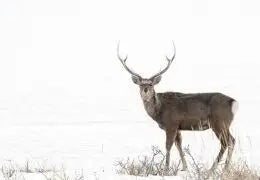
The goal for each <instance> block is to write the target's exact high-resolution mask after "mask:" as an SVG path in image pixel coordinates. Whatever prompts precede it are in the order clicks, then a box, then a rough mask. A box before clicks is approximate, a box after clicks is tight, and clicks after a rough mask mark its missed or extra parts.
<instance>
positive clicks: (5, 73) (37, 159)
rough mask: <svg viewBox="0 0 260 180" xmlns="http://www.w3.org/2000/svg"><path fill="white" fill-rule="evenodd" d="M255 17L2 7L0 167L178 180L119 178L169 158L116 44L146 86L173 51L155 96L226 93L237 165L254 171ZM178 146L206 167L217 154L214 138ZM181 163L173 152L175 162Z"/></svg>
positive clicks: (113, 7)
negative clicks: (130, 160) (124, 171)
mask: <svg viewBox="0 0 260 180" xmlns="http://www.w3.org/2000/svg"><path fill="white" fill-rule="evenodd" d="M259 5H260V1H255V0H251V1H248V0H240V1H226V0H219V1H206V0H200V1H194V0H186V1H165V2H160V3H159V2H158V3H155V2H153V1H150V0H143V1H140V0H131V1H118V0H110V1H102V0H98V1H84V0H66V1H64V0H51V1H50V0H45V1H32V0H24V1H20V0H12V1H0V124H1V126H0V145H1V148H0V163H1V164H0V165H2V164H6V163H9V162H12V163H15V164H16V163H17V164H19V165H24V164H25V162H26V161H29V162H31V163H32V164H33V165H35V166H37V164H38V163H40V164H44V165H46V166H47V167H51V166H57V167H60V166H65V168H66V172H68V173H69V174H75V172H81V170H83V172H84V174H85V176H86V178H88V179H93V180H96V179H95V178H97V177H98V178H99V179H100V180H109V179H111V180H117V179H120V180H124V179H140V180H141V179H142V180H143V179H149V180H150V179H156V180H159V179H165V180H168V179H178V178H180V176H181V175H180V176H179V177H165V178H162V177H149V178H142V177H134V178H133V177H129V176H119V175H117V174H116V173H115V169H116V167H115V166H114V162H115V161H116V160H118V159H121V158H126V157H128V156H129V157H138V156H140V155H144V154H149V153H150V150H151V146H153V145H155V146H159V147H160V148H161V149H162V150H164V146H165V145H164V143H165V135H164V132H163V131H162V130H160V129H159V128H158V125H157V124H156V123H154V122H153V121H152V120H151V119H150V118H149V117H148V116H147V114H146V113H145V111H144V108H143V105H142V102H141V99H140V95H139V88H138V87H137V86H136V85H135V84H134V83H132V81H131V76H130V75H129V74H128V73H127V72H126V71H125V70H124V68H123V67H122V65H121V64H120V62H119V60H118V59H117V57H116V46H117V42H118V40H120V42H121V47H120V51H121V53H122V56H125V55H126V54H127V55H128V60H127V64H128V65H129V67H131V68H132V69H133V70H134V71H136V72H137V73H139V74H141V75H142V76H144V77H150V76H151V75H152V74H154V73H156V72H158V71H159V69H160V68H161V69H162V68H163V67H165V65H166V63H167V62H166V60H165V55H168V56H171V54H172V53H173V50H172V40H174V43H175V45H176V58H175V60H174V62H173V63H172V66H171V67H170V69H169V70H168V71H167V72H166V73H165V74H164V75H163V77H162V81H161V82H160V84H159V85H158V86H157V87H156V91H158V92H164V91H180V92H187V93H191V92H222V93H224V94H227V95H229V96H231V97H232V98H234V99H236V100H237V102H238V103H239V109H238V111H237V113H236V115H235V119H234V121H233V124H232V127H231V130H232V133H233V134H234V136H235V137H236V139H237V144H236V146H235V152H234V156H233V160H236V159H239V158H242V159H246V160H247V161H248V162H249V164H250V165H251V166H258V165H259V163H260V154H259V147H260V141H259V135H260V131H259V104H260V93H259V92H260V80H259V77H260V71H259V69H260V61H259V59H260V53H259V42H260V36H259V32H260V26H259V23H257V22H259V21H260V20H259V17H260V11H259V8H257V7H259ZM183 146H189V147H190V150H191V153H193V154H194V157H196V159H198V160H200V161H201V162H203V163H205V164H206V165H208V166H210V165H211V163H212V162H213V161H214V158H215V157H216V155H217V153H218V151H219V142H218V140H217V139H216V137H215V135H214V134H213V133H212V132H211V131H205V132H184V133H183ZM178 159H179V155H178V152H177V150H176V148H175V147H173V150H172V160H173V161H177V160H178ZM0 174H1V173H0ZM20 175H21V176H25V178H26V179H28V180H35V179H37V180H38V179H40V178H42V176H41V175H39V174H38V175H37V174H20ZM1 178H2V177H0V179H1Z"/></svg>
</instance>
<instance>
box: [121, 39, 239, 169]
mask: <svg viewBox="0 0 260 180" xmlns="http://www.w3.org/2000/svg"><path fill="white" fill-rule="evenodd" d="M173 47H174V55H173V56H172V57H171V58H168V57H167V56H166V60H167V63H168V64H167V66H166V67H165V68H164V69H163V70H161V71H160V72H158V73H157V74H155V75H153V76H152V77H150V78H142V77H141V76H140V75H139V74H137V73H135V72H134V71H133V70H131V69H130V68H129V67H128V66H127V65H126V60H127V57H128V56H126V57H125V58H122V57H121V56H120V53H119V43H118V47H117V56H118V58H119V60H120V62H121V63H122V65H123V66H124V68H125V69H126V70H127V71H128V72H129V73H130V74H131V75H132V80H133V82H134V83H135V84H137V85H139V88H140V95H141V98H142V101H143V104H144V108H145V110H146V112H147V114H148V115H149V116H150V117H151V118H152V119H153V120H154V121H156V122H157V123H158V125H159V127H160V128H161V129H163V130H164V131H165V133H166V163H165V165H166V168H168V167H169V162H170V150H171V148H172V145H173V143H175V145H176V147H177V149H178V151H179V155H180V157H181V161H182V165H183V168H182V170H186V169H187V163H186V160H185V158H184V152H183V150H182V137H181V131H182V130H189V131H203V130H207V129H210V128H211V129H212V130H213V132H214V133H215V135H216V136H217V138H218V139H219V141H220V144H221V148H220V151H219V154H218V155H217V158H216V160H215V161H214V163H213V165H212V167H211V169H212V170H214V169H215V168H216V166H217V165H218V163H219V161H220V160H221V158H222V156H223V154H224V153H225V151H226V149H228V153H227V158H226V161H225V168H228V166H229V163H230V159H231V156H232V153H233V149H234V145H235V139H234V137H233V136H232V135H231V133H230V130H229V127H230V125H231V122H232V120H233V117H234V114H235V112H236V111H237V108H238V102H237V101H236V100H235V99H233V98H231V97H228V96H226V95H224V94H222V93H193V94H185V93H180V92H164V93H157V92H156V91H155V89H154V86H155V85H157V84H158V83H159V82H160V80H161V77H162V74H163V73H165V72H166V71H167V70H168V69H169V67H170V65H171V63H172V62H173V60H174V58H175V54H176V49H175V45H174V43H173Z"/></svg>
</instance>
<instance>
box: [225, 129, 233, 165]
mask: <svg viewBox="0 0 260 180" xmlns="http://www.w3.org/2000/svg"><path fill="white" fill-rule="evenodd" d="M235 143H236V141H235V138H234V137H233V136H232V135H231V134H230V132H229V131H228V154H227V159H226V162H225V169H228V168H229V163H230V160H231V157H232V154H233V150H234V146H235Z"/></svg>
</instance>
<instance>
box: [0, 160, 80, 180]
mask: <svg viewBox="0 0 260 180" xmlns="http://www.w3.org/2000/svg"><path fill="white" fill-rule="evenodd" d="M32 164H33V163H31V164H30V162H29V161H26V163H25V164H24V165H23V166H19V165H17V164H15V163H13V162H11V161H9V162H8V163H5V164H4V165H2V167H1V173H2V177H3V178H4V179H5V180H24V179H25V177H24V176H23V175H24V174H28V173H34V174H38V175H39V176H42V177H43V178H44V179H46V180H84V175H83V171H81V172H80V173H75V175H74V176H73V177H71V176H69V175H68V174H67V173H66V170H65V168H64V167H61V168H59V169H58V168H55V167H53V168H47V167H46V166H45V165H44V164H43V163H42V164H40V163H37V164H38V166H36V167H34V165H32Z"/></svg>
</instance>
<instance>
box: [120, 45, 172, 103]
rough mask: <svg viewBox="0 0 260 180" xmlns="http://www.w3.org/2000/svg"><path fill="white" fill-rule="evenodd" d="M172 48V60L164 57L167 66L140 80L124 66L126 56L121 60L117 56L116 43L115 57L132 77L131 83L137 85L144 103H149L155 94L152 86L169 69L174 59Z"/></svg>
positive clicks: (139, 77)
mask: <svg viewBox="0 0 260 180" xmlns="http://www.w3.org/2000/svg"><path fill="white" fill-rule="evenodd" d="M173 47H174V55H173V56H172V58H168V57H167V56H166V60H167V62H168V64H167V66H166V67H165V68H164V69H163V70H161V71H159V72H158V73H157V74H155V75H153V76H152V77H150V78H142V77H141V76H140V75H139V74H137V73H135V72H134V71H133V70H131V69H130V68H129V67H128V66H127V65H126V60H127V56H126V57H125V58H121V56H120V54H119V43H118V46H117V57H118V59H119V60H120V62H121V63H122V64H123V66H124V68H125V69H126V70H127V71H128V72H129V73H130V74H131V75H132V80H133V82H134V83H135V84H137V85H139V87H140V94H141V97H142V99H143V100H144V101H150V100H151V99H152V98H153V97H154V94H155V91H154V86H155V85H156V84H158V83H159V82H160V81H161V78H162V74H163V73H165V72H166V71H167V70H168V69H169V67H170V65H171V63H172V61H173V59H174V58H175V46H174V44H173Z"/></svg>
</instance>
